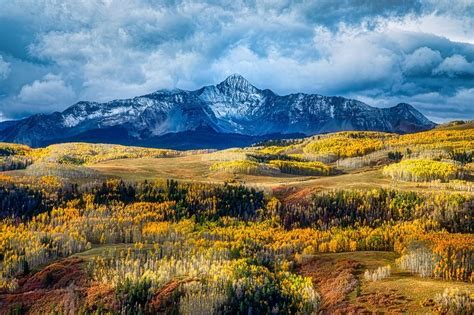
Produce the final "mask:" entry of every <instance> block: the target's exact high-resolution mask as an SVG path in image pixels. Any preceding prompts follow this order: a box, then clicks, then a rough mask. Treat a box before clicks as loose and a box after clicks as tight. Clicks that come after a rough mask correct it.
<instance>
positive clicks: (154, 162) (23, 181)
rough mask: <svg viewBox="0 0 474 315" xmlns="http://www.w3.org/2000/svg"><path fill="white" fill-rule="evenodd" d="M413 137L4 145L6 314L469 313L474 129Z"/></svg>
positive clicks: (0, 279)
mask: <svg viewBox="0 0 474 315" xmlns="http://www.w3.org/2000/svg"><path fill="white" fill-rule="evenodd" d="M417 135H418V136H417V137H415V136H413V135H402V136H399V135H392V134H384V133H372V132H343V133H338V134H328V135H321V136H316V137H311V138H307V139H300V140H288V141H283V140H279V141H272V142H269V143H260V144H259V145H256V146H253V147H249V148H242V149H232V150H224V151H217V152H215V151H212V150H208V151H193V152H180V151H171V150H160V149H146V148H136V147H124V146H112V145H99V144H94V145H89V144H74V143H70V144H64V145H54V146H51V147H47V148H40V149H30V148H28V147H26V146H19V145H13V144H2V145H0V152H1V154H2V158H9V159H10V160H9V161H10V162H6V160H5V159H3V160H1V161H3V162H2V163H3V165H4V168H3V170H4V171H3V172H2V173H1V174H0V309H1V310H0V314H45V313H55V314H155V313H166V314H171V313H173V314H271V313H273V314H315V313H322V314H326V313H358V312H380V311H384V310H387V309H390V310H392V311H393V312H395V313H398V312H415V313H417V312H426V313H443V314H444V313H447V314H469V313H472V311H473V307H474V306H473V305H474V299H473V292H474V291H473V286H474V234H473V230H474V224H473V214H474V195H473V190H472V189H471V187H472V170H473V167H472V152H473V150H474V142H473V140H474V133H473V132H472V130H467V131H466V130H463V131H462V132H457V130H436V129H435V130H433V131H428V132H424V133H419V134H417ZM433 135H436V136H437V137H438V140H437V141H434V140H433ZM13 159H17V160H16V161H24V164H21V163H19V164H16V165H15V166H12V165H13V164H11V161H13ZM22 159H23V160H22ZM9 163H10V164H9ZM111 163H112V164H111ZM117 163H128V164H125V165H127V167H128V165H145V166H146V167H147V169H146V172H147V173H145V174H149V173H151V174H152V175H151V176H149V177H145V178H141V177H140V178H139V175H138V174H139V172H140V169H137V170H134V171H130V175H129V176H124V175H123V174H129V173H123V172H125V171H123V170H122V169H121V168H120V165H122V164H117ZM190 165H192V167H194V168H197V169H199V170H200V171H201V172H202V173H201V174H198V175H195V174H196V173H192V174H193V175H192V176H193V177H192V180H189V179H185V178H181V179H180V178H176V177H173V176H172V174H173V173H176V174H178V173H179V172H185V170H184V167H190ZM159 167H163V168H164V167H177V168H176V169H173V170H169V169H167V168H166V169H165V168H164V169H163V170H166V172H164V173H163V174H164V175H159V174H162V173H159V171H161V169H157V168H159ZM104 170H105V171H104ZM117 170H119V171H120V172H119V171H117ZM190 171H191V170H190ZM110 172H116V173H110ZM153 172H155V173H153ZM117 174H120V175H121V176H119V175H117ZM140 176H141V175H140ZM199 176H202V177H199ZM364 176H365V177H364ZM331 180H332V181H334V182H335V183H336V185H335V186H330V184H331ZM358 181H359V182H358ZM364 181H365V182H364ZM354 184H355V185H354ZM415 285H426V286H427V287H429V288H430V289H429V290H428V289H427V290H426V292H425V293H424V295H422V296H418V295H414V294H413V292H412V291H411V288H412V287H413V286H415Z"/></svg>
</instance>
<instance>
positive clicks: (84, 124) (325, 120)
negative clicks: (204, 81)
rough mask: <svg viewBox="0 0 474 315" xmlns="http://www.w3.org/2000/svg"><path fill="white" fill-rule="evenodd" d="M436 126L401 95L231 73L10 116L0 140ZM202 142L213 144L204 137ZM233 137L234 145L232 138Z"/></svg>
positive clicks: (121, 139) (146, 139) (144, 139)
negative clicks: (376, 97)
mask: <svg viewBox="0 0 474 315" xmlns="http://www.w3.org/2000/svg"><path fill="white" fill-rule="evenodd" d="M434 126H435V124H434V123H433V122H431V121H429V120H428V119H427V118H426V117H425V116H424V115H423V114H421V113H420V112H419V111H417V110H416V109H415V108H414V107H413V106H411V105H409V104H407V103H400V104H398V105H396V106H393V107H389V108H376V107H372V106H370V105H368V104H365V103H363V102H361V101H357V100H353V99H346V98H344V97H340V96H323V95H319V94H306V93H293V94H287V95H282V96H281V95H278V94H276V93H274V92H273V91H271V90H269V89H264V90H261V89H259V88H257V87H255V86H254V85H252V84H251V83H250V82H249V81H247V80H246V79H245V78H244V77H242V76H241V75H239V74H233V75H231V76H229V77H227V78H226V79H225V80H224V81H222V82H220V83H219V84H217V85H209V86H204V87H202V88H200V89H197V90H194V91H187V90H181V89H172V90H158V91H155V92H153V93H150V94H146V95H143V96H137V97H134V98H130V99H121V100H113V101H109V102H105V103H98V102H85V101H81V102H78V103H76V104H74V105H72V106H70V107H68V108H67V109H65V110H64V111H63V112H54V113H52V114H37V115H33V116H30V117H28V118H25V119H22V120H19V121H17V122H15V123H10V124H9V125H7V126H6V127H5V128H0V140H1V141H7V142H18V143H24V144H28V145H31V146H43V145H45V144H51V143H57V142H64V141H68V140H67V139H76V140H81V135H83V134H88V135H89V136H87V137H86V138H88V139H89V141H92V140H94V139H92V140H91V139H90V135H92V134H97V137H98V138H101V137H102V136H101V135H100V134H101V133H104V134H107V136H106V137H105V138H106V139H109V141H110V143H119V144H124V143H136V144H140V143H154V142H156V143H160V141H159V139H158V138H160V137H168V138H170V134H173V135H174V136H173V137H172V138H173V139H175V140H174V141H175V142H176V143H175V144H173V143H170V144H169V145H168V146H169V147H170V148H174V147H179V148H182V147H183V146H182V143H180V142H183V141H181V140H180V137H179V134H181V133H183V137H187V138H189V137H190V134H192V133H193V132H195V133H196V135H194V136H196V137H195V138H196V139H200V138H201V139H204V138H203V137H205V136H206V134H207V131H209V130H212V131H213V132H211V133H210V134H211V135H210V136H211V137H215V138H216V143H215V144H214V145H213V147H216V148H217V147H219V148H223V147H226V144H225V142H226V139H225V137H216V136H215V135H214V136H213V134H214V133H215V134H227V135H236V136H235V138H236V139H243V138H245V141H242V145H248V142H249V141H251V139H252V138H255V140H256V141H259V140H262V139H265V138H268V137H271V135H276V134H278V135H295V134H296V135H302V136H304V135H306V136H309V135H314V134H318V133H326V132H335V131H343V130H373V131H385V132H396V133H407V132H415V131H422V130H427V129H431V128H433V127H434ZM117 127H120V130H122V131H125V132H120V136H117V137H114V136H113V133H110V128H117ZM202 130H206V133H204V134H203V135H202V137H199V136H198V135H197V134H198V133H200V132H201V131H202ZM167 135H168V136H167ZM176 135H178V136H176ZM237 135H238V136H237ZM240 136H244V137H243V138H242V137H240ZM217 139H219V141H217ZM155 140H156V141H155ZM183 140H185V139H184V138H183ZM203 142H206V145H212V141H211V142H209V141H207V139H204V140H203ZM222 142H223V143H222ZM231 142H232V141H231ZM232 144H233V145H236V146H239V143H238V141H236V142H232ZM203 145H204V144H203ZM197 147H198V148H199V144H197ZM193 148H196V146H195V145H193Z"/></svg>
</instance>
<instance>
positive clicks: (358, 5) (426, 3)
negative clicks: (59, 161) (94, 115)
mask: <svg viewBox="0 0 474 315" xmlns="http://www.w3.org/2000/svg"><path fill="white" fill-rule="evenodd" d="M0 1H1V0H0ZM473 10H474V5H473V3H472V1H456V2H455V3H453V2H452V1H444V0H442V1H434V0H404V1H369V0H353V1H349V0H346V1H329V0H320V1H290V0H280V1H243V0H242V1H239V0H237V1H235V0H233V1H200V2H196V1H191V0H176V1H148V0H134V1H120V0H106V1H105V0H104V1H75V0H65V1H62V2H61V5H57V4H56V3H55V2H54V1H35V0H23V1H21V2H17V1H5V2H4V3H2V10H1V11H0V37H1V39H2V40H0V53H1V54H2V55H3V56H4V57H5V60H8V63H9V64H10V66H9V69H10V71H9V72H10V73H9V74H8V76H7V77H5V78H4V80H3V81H2V84H1V85H0V111H2V112H3V113H4V114H5V115H7V116H8V117H12V118H17V117H22V116H24V115H28V114H32V113H37V112H45V111H53V110H60V109H64V108H65V107H66V106H67V105H70V104H71V103H73V102H75V101H78V100H96V101H106V100H111V99H116V98H126V97H133V96H136V95H142V94H146V93H149V92H152V91H154V90H157V89H160V88H174V87H179V88H184V89H195V88H199V87H201V86H202V85H208V84H215V83H217V82H219V81H220V80H222V79H224V78H225V76H226V75H228V74H230V73H235V72H238V73H241V74H243V75H244V76H246V77H247V78H248V79H249V80H250V81H251V82H252V83H254V84H255V85H256V86H258V87H261V88H271V89H273V90H275V91H276V92H278V93H280V94H286V93H291V92H307V93H320V94H331V95H342V96H347V97H358V98H361V99H365V100H367V101H368V102H370V101H373V102H374V104H381V106H386V105H388V103H393V102H395V101H399V100H400V101H403V100H406V101H410V100H413V101H416V102H418V103H417V104H418V105H419V106H421V107H422V108H423V110H424V111H425V112H426V113H428V112H429V113H431V112H436V111H440V112H441V111H444V110H445V109H446V108H451V109H450V110H451V111H452V112H453V115H454V113H455V111H454V110H453V109H452V108H454V107H456V106H457V105H456V104H459V106H458V107H459V108H465V107H463V106H464V105H462V104H464V103H462V101H461V98H459V97H457V95H462V93H465V92H463V91H470V89H472V88H474V78H473V74H472V70H471V69H472V64H473V62H474V43H473V38H474V18H473V16H474V14H473V13H474V11H473ZM0 69H1V62H0ZM1 73H3V72H2V71H1V70H0V78H1V77H2V76H1ZM48 73H54V74H56V75H54V76H53V75H47V74H48ZM54 89H57V90H55V92H53V90H54ZM433 93H435V94H433ZM426 95H435V96H436V97H435V96H433V97H432V98H431V100H430V101H428V100H427V99H426V97H425V98H423V97H422V96H426ZM417 97H418V98H417ZM448 100H449V102H451V101H452V102H453V103H449V104H448V103H447V102H448ZM385 104H386V105H385ZM13 105H14V106H13ZM392 105H393V104H392ZM421 107H420V108H421ZM456 115H457V114H456ZM466 117H472V113H470V112H469V111H467V112H466Z"/></svg>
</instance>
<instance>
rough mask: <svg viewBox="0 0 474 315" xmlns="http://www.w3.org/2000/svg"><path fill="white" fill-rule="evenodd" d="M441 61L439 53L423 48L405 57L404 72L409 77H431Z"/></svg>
mask: <svg viewBox="0 0 474 315" xmlns="http://www.w3.org/2000/svg"><path fill="white" fill-rule="evenodd" d="M441 61H443V58H442V57H441V53H440V52H439V51H437V50H433V49H430V48H428V47H421V48H418V49H417V50H415V51H414V52H413V53H411V54H409V55H407V56H406V57H405V60H404V61H403V70H404V72H405V73H406V74H408V75H415V76H416V75H429V74H430V73H431V72H432V71H433V69H434V68H435V67H436V66H437V65H439V64H440V63H441Z"/></svg>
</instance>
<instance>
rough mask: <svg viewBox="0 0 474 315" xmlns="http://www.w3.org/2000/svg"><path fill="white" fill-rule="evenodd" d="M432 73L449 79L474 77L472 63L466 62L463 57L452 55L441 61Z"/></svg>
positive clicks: (473, 63)
mask: <svg viewBox="0 0 474 315" xmlns="http://www.w3.org/2000/svg"><path fill="white" fill-rule="evenodd" d="M433 73H434V74H446V75H447V76H449V77H456V76H474V62H468V61H467V60H466V58H465V57H464V56H460V55H453V56H451V57H448V58H446V59H445V60H443V62H442V63H441V64H440V65H439V66H438V67H437V68H436V69H434V70H433Z"/></svg>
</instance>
